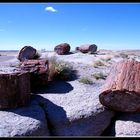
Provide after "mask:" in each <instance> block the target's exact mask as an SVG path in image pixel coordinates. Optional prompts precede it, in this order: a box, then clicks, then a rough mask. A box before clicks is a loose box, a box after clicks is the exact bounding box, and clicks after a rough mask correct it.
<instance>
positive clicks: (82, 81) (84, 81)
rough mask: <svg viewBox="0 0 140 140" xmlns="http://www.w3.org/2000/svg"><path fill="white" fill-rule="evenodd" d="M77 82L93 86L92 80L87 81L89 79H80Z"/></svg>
mask: <svg viewBox="0 0 140 140" xmlns="http://www.w3.org/2000/svg"><path fill="white" fill-rule="evenodd" d="M79 82H80V83H83V84H89V85H91V84H93V82H92V80H91V79H89V78H87V77H83V78H81V79H80V80H79Z"/></svg>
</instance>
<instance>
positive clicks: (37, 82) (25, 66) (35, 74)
mask: <svg viewBox="0 0 140 140" xmlns="http://www.w3.org/2000/svg"><path fill="white" fill-rule="evenodd" d="M21 70H24V71H28V72H30V73H31V89H32V90H34V89H36V88H39V87H43V86H46V85H47V83H48V74H49V64H48V60H26V61H24V62H23V63H22V65H21Z"/></svg>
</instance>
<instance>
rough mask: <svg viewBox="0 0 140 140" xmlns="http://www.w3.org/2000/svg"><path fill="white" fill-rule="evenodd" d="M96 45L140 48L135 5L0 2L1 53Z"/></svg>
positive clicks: (138, 14) (139, 17)
mask: <svg viewBox="0 0 140 140" xmlns="http://www.w3.org/2000/svg"><path fill="white" fill-rule="evenodd" d="M64 42H67V43H69V44H70V45H71V49H72V50H74V49H75V47H77V46H79V45H82V44H87V43H88V44H90V43H91V44H92V43H94V44H96V45H97V46H98V48H99V49H112V50H120V49H123V50H124V49H140V4H138V3H135V4H134V3H0V50H19V49H21V48H22V47H23V46H25V45H31V46H33V47H35V48H36V49H46V50H53V49H54V47H55V46H56V45H58V44H60V43H64Z"/></svg>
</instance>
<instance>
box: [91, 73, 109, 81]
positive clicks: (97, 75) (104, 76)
mask: <svg viewBox="0 0 140 140" xmlns="http://www.w3.org/2000/svg"><path fill="white" fill-rule="evenodd" d="M92 76H93V77H94V78H95V79H96V80H99V79H103V80H105V79H106V77H107V75H106V74H104V73H102V72H99V73H95V74H93V75H92Z"/></svg>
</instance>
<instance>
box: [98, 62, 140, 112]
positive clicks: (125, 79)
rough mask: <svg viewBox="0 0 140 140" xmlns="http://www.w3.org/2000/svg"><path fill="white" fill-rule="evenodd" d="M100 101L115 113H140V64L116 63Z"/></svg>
mask: <svg viewBox="0 0 140 140" xmlns="http://www.w3.org/2000/svg"><path fill="white" fill-rule="evenodd" d="M99 99H100V102H101V103H102V104H103V105H104V106H106V107H108V108H110V109H112V110H115V111H122V112H140V62H137V61H132V60H131V61H130V60H126V61H124V60H123V61H120V62H118V63H116V64H115V65H114V66H113V67H112V69H111V71H110V74H109V76H108V77H107V79H106V82H105V85H104V86H103V90H102V92H101V94H100V95H99Z"/></svg>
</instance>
